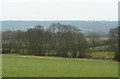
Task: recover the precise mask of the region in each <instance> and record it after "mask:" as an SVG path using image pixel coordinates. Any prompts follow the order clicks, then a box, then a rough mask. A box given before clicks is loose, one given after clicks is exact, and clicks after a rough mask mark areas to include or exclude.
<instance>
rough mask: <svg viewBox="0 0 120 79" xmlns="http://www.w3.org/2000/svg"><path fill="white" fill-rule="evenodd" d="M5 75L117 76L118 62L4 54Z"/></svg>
mask: <svg viewBox="0 0 120 79" xmlns="http://www.w3.org/2000/svg"><path fill="white" fill-rule="evenodd" d="M2 76H3V77H117V76H118V62H116V61H113V60H93V59H78V58H59V57H58V58H54V57H42V56H27V55H17V54H3V55H2Z"/></svg>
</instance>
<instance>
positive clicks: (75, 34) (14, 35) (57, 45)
mask: <svg viewBox="0 0 120 79" xmlns="http://www.w3.org/2000/svg"><path fill="white" fill-rule="evenodd" d="M116 35H117V36H116ZM99 46H108V48H107V49H104V50H102V51H110V52H115V59H116V60H120V59H119V56H120V55H119V53H118V29H117V28H116V29H111V30H110V32H109V39H107V40H103V39H101V37H100V36H99V35H98V34H96V33H93V32H91V33H89V34H88V35H87V36H84V34H83V33H82V32H81V30H80V29H79V28H78V27H73V26H71V25H63V24H60V23H57V24H52V25H51V26H50V27H47V28H46V27H43V26H41V25H38V26H36V27H34V28H29V29H27V31H21V30H18V31H5V32H3V33H2V53H19V54H24V55H37V56H61V57H73V58H75V57H79V58H83V57H90V55H89V54H86V53H88V52H89V51H91V50H90V48H92V52H96V51H95V50H94V49H95V47H99ZM100 51H101V50H99V52H100ZM88 55H89V56H88Z"/></svg>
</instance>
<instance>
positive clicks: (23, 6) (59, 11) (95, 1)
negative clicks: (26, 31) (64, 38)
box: [0, 0, 119, 21]
mask: <svg viewBox="0 0 120 79" xmlns="http://www.w3.org/2000/svg"><path fill="white" fill-rule="evenodd" d="M118 1H119V0H1V2H0V5H1V4H2V9H1V7H0V15H2V18H0V20H40V21H49V20H111V21H117V20H118Z"/></svg>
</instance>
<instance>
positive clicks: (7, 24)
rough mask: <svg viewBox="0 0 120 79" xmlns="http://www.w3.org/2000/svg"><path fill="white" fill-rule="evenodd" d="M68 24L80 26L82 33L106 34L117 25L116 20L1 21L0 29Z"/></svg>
mask: <svg viewBox="0 0 120 79" xmlns="http://www.w3.org/2000/svg"><path fill="white" fill-rule="evenodd" d="M58 22H59V23H61V24H70V25H73V26H76V27H79V28H81V29H82V30H83V31H84V33H87V32H89V31H94V32H97V33H102V34H105V35H107V34H108V32H109V29H110V28H115V27H117V25H118V22H117V21H72V20H70V21H2V31H6V30H26V29H28V28H30V27H34V26H36V25H42V26H45V27H49V26H50V25H51V24H52V23H58Z"/></svg>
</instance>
